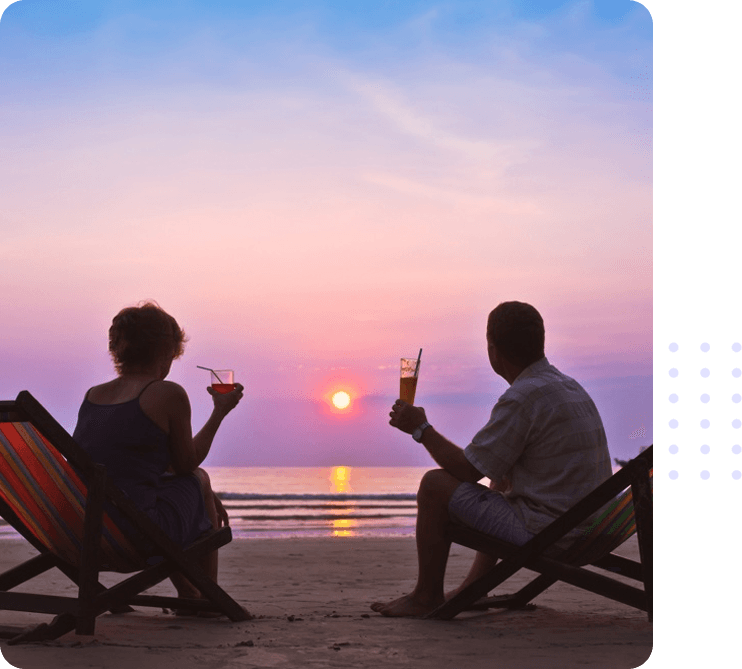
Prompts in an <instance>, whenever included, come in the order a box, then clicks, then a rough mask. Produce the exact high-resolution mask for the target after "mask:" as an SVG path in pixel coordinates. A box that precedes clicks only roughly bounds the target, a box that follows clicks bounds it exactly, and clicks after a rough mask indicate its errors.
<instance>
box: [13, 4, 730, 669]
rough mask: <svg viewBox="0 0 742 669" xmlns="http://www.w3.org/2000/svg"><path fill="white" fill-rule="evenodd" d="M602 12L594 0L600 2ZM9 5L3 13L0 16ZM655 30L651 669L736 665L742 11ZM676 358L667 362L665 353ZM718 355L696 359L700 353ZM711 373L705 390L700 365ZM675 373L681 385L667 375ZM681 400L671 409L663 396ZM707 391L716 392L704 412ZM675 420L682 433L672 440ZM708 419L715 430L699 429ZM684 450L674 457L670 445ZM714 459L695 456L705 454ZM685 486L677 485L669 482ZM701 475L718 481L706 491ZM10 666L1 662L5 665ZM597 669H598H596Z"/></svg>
mask: <svg viewBox="0 0 742 669" xmlns="http://www.w3.org/2000/svg"><path fill="white" fill-rule="evenodd" d="M602 1H604V2H611V1H612V0H595V2H596V3H597V4H600V3H601V2H602ZM9 4H11V3H9V2H0V11H2V10H4V9H5V8H6V7H7V6H8V5H9ZM643 4H644V5H645V6H646V7H647V8H648V10H649V11H650V12H651V14H652V17H653V21H654V45H655V58H654V82H655V91H654V93H655V95H654V104H655V108H654V109H655V126H654V143H655V156H656V160H655V171H654V187H655V216H654V225H655V304H654V310H655V311H654V313H655V325H654V350H655V358H654V365H655V369H654V372H655V379H656V381H655V387H654V411H655V419H656V420H655V428H654V433H655V445H656V446H657V449H656V451H657V454H656V462H655V470H656V471H655V473H656V477H655V492H656V503H655V537H656V541H655V565H656V567H655V622H654V639H655V644H654V645H655V650H654V652H653V654H652V656H651V657H650V658H649V660H648V661H647V662H646V664H645V665H644V666H646V667H651V668H652V669H655V668H664V667H668V668H669V667H673V668H674V667H727V666H737V665H738V664H739V661H740V660H739V659H738V648H737V646H738V644H737V626H738V624H739V620H740V616H741V614H740V590H741V589H742V588H741V586H740V582H741V580H742V579H740V549H742V545H741V543H742V542H740V539H739V532H738V529H737V528H738V526H739V521H738V512H739V510H740V497H741V495H742V480H741V481H734V480H733V479H732V478H731V475H730V474H731V472H732V470H734V469H740V470H742V455H740V456H734V455H732V453H731V450H730V449H731V446H732V444H735V443H742V430H738V431H736V430H734V429H732V427H731V421H732V419H733V418H736V417H739V418H742V404H740V405H735V404H733V403H732V402H731V399H730V397H731V395H732V393H733V392H741V393H742V379H734V378H733V377H732V376H731V373H730V372H731V370H732V368H734V367H737V366H739V367H741V368H742V353H740V354H735V353H733V352H732V350H731V345H732V343H733V342H735V341H740V342H742V327H740V317H739V307H738V303H737V302H736V301H735V296H736V291H735V290H734V289H735V288H736V286H737V283H738V282H737V275H738V273H739V248H740V240H741V238H742V235H741V234H740V220H739V219H740V217H739V215H738V213H737V200H738V198H739V192H740V181H741V180H740V176H741V175H740V167H739V157H740V155H741V151H740V149H741V148H742V147H741V146H740V143H741V141H740V132H739V123H740V97H741V96H740V83H739V80H740V74H739V65H740V63H741V62H742V54H741V53H740V51H741V49H740V46H739V45H740V37H739V26H740V25H742V21H741V20H740V19H742V5H740V4H739V3H738V2H736V1H733V0H704V1H703V2H690V1H689V0H645V2H644V3H643ZM673 341H675V342H677V343H678V344H679V345H680V350H679V351H678V352H677V353H675V354H672V353H670V352H669V351H668V348H667V347H668V345H669V343H670V342H673ZM704 341H706V342H708V343H709V344H710V345H711V350H710V351H709V353H706V354H704V353H701V351H700V350H699V346H700V344H701V343H702V342H704ZM703 366H706V367H708V368H709V369H710V370H711V376H710V378H708V379H702V378H701V377H700V375H699V373H698V372H699V370H700V368H701V367H703ZM670 367H677V368H678V369H679V370H680V376H679V377H678V378H677V379H671V378H670V377H669V376H668V374H667V371H668V370H669V369H670ZM671 392H676V393H678V394H679V395H680V401H679V402H678V403H677V404H675V405H672V404H670V403H669V402H668V400H667V397H668V395H669V394H670V393H671ZM702 392H708V393H709V394H710V395H711V401H710V402H709V404H707V405H703V404H701V402H700V401H699V396H700V395H701V393H702ZM671 418H677V419H678V420H679V421H680V427H679V428H678V429H676V430H671V429H670V428H669V427H668V426H667V423H668V421H669V420H670V419H671ZM702 418H708V419H709V420H710V421H711V428H710V429H709V430H701V429H700V427H699V422H700V420H701V419H702ZM672 443H675V444H677V445H678V446H679V447H680V452H679V453H678V454H677V455H675V456H672V455H670V454H669V453H668V451H667V447H668V446H669V445H670V444H672ZM703 443H707V444H709V445H710V447H711V452H710V454H709V455H706V456H703V455H701V454H700V452H699V448H700V446H701V444H703ZM671 469H676V470H677V471H678V472H679V473H680V477H679V478H678V479H677V480H676V481H671V480H670V479H669V478H668V476H667V473H668V472H669V471H670V470H671ZM701 469H708V470H709V471H710V472H711V478H710V479H709V480H708V481H703V480H701V479H700V477H699V472H700V471H701ZM6 666H10V665H8V663H7V662H5V661H4V660H3V659H2V658H0V667H6ZM596 669H599V668H596Z"/></svg>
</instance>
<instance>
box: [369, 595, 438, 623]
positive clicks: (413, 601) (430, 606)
mask: <svg viewBox="0 0 742 669" xmlns="http://www.w3.org/2000/svg"><path fill="white" fill-rule="evenodd" d="M441 604H443V599H441V600H440V601H438V600H435V601H430V602H426V601H420V600H419V599H417V598H416V597H415V596H414V594H413V593H411V594H409V595H405V596H404V597H400V598H399V599H395V600H394V601H392V602H389V603H388V604H382V603H380V602H376V603H374V604H372V605H371V608H372V609H373V610H374V611H376V612H377V613H380V614H381V615H382V616H388V617H389V618H422V617H423V616H424V615H427V614H428V613H430V612H431V611H433V610H434V609H436V608H438V607H439V606H440V605H441Z"/></svg>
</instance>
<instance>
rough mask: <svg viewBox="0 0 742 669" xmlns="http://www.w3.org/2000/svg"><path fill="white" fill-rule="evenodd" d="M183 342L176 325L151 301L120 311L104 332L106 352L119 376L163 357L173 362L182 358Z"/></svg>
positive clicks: (178, 327) (185, 339)
mask: <svg viewBox="0 0 742 669" xmlns="http://www.w3.org/2000/svg"><path fill="white" fill-rule="evenodd" d="M186 341H188V338H187V337H186V333H185V332H184V331H183V330H182V329H181V327H180V326H179V325H178V323H177V321H176V320H175V319H174V318H173V317H172V316H171V315H170V314H168V313H167V312H165V311H163V310H162V308H160V305H159V304H157V303H156V302H152V301H146V302H140V303H139V304H138V305H137V306H136V307H127V308H126V309H122V310H121V311H119V313H118V314H116V316H115V317H114V319H113V322H112V323H111V327H110V328H109V330H108V350H109V351H110V353H111V357H112V358H113V363H114V365H115V367H116V371H117V372H118V373H119V374H122V373H125V372H127V371H129V370H132V369H134V368H136V367H141V366H146V365H150V364H152V363H154V362H156V361H157V360H159V359H160V358H162V357H163V356H166V355H172V359H173V360H175V359H176V358H179V357H180V356H181V355H183V351H184V349H185V343H186Z"/></svg>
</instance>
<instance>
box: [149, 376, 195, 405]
mask: <svg viewBox="0 0 742 669" xmlns="http://www.w3.org/2000/svg"><path fill="white" fill-rule="evenodd" d="M145 391H146V392H145ZM142 395H143V396H145V395H148V396H149V397H151V398H153V399H155V398H158V399H160V400H181V401H182V400H185V401H188V393H187V392H186V390H185V388H183V386H181V385H180V384H178V383H175V382H174V381H165V380H161V381H156V382H154V383H152V384H151V385H150V386H149V387H147V388H145V390H144V391H142Z"/></svg>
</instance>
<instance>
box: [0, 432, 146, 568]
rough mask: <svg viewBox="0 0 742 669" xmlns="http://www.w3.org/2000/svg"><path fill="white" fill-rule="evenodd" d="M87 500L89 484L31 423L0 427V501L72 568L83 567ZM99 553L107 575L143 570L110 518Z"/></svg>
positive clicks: (104, 516) (104, 529) (105, 515)
mask: <svg viewBox="0 0 742 669" xmlns="http://www.w3.org/2000/svg"><path fill="white" fill-rule="evenodd" d="M85 495H86V487H85V484H84V483H83V482H82V481H81V480H80V478H79V477H78V476H77V474H76V473H75V471H74V470H73V469H72V467H71V466H70V464H69V463H68V462H67V461H66V460H65V459H64V458H63V457H62V456H61V454H60V453H59V452H58V451H57V449H55V448H54V447H53V446H52V445H51V444H50V443H49V442H48V441H47V440H46V439H45V438H44V437H43V436H42V435H41V434H40V433H39V432H38V431H37V430H36V428H35V427H34V426H33V425H32V424H31V423H28V422H0V498H2V499H3V500H4V501H5V503H6V504H7V505H8V506H9V507H10V508H11V509H12V510H13V512H14V513H15V515H16V516H17V517H18V518H19V519H20V521H21V522H22V523H23V524H24V525H25V526H26V528H27V529H28V530H29V532H31V534H33V536H34V537H36V539H38V541H39V542H41V544H43V545H44V546H45V547H46V548H47V549H49V550H50V551H51V552H52V553H54V554H55V555H57V556H58V557H60V558H62V559H63V560H64V561H65V562H68V563H70V564H72V565H79V562H80V556H81V551H82V536H83V521H84V517H85ZM101 548H102V556H101V560H102V563H103V570H105V571H117V572H124V573H126V572H131V571H136V570H138V569H141V568H142V566H143V562H142V558H141V555H140V554H139V553H138V551H137V550H136V548H134V546H133V545H132V544H131V542H130V541H129V540H128V539H127V538H126V537H125V536H124V535H123V533H122V532H121V531H120V530H119V528H118V527H116V525H115V524H114V523H113V521H112V520H111V518H110V517H109V516H108V514H106V513H104V515H103V539H102V544H101Z"/></svg>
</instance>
